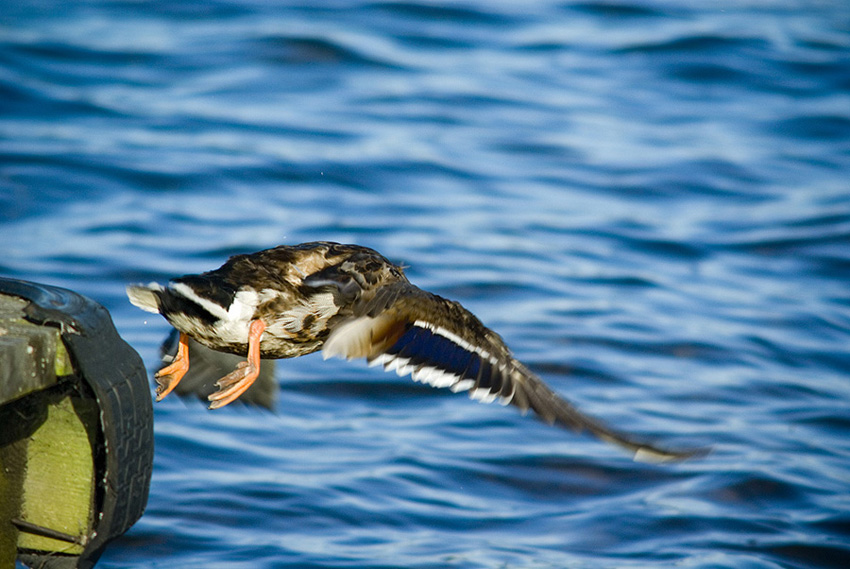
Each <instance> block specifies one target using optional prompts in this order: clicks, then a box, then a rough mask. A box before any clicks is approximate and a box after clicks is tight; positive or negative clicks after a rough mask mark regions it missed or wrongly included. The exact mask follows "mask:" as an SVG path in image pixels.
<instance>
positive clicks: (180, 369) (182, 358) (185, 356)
mask: <svg viewBox="0 0 850 569" xmlns="http://www.w3.org/2000/svg"><path fill="white" fill-rule="evenodd" d="M187 371H189V336H187V335H186V334H184V333H183V332H180V341H179V343H178V344H177V355H176V356H174V361H172V362H171V363H170V364H169V365H167V366H166V367H164V368H162V369H161V370H159V371H158V372H156V375H155V376H154V377H155V378H156V383H157V387H156V400H157V401H162V399H163V398H164V397H165V396H166V395H168V394H169V393H171V390H172V389H174V388H175V387H177V384H178V383H180V380H181V379H183V376H184V375H186V372H187Z"/></svg>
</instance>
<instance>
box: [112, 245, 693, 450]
mask: <svg viewBox="0 0 850 569" xmlns="http://www.w3.org/2000/svg"><path fill="white" fill-rule="evenodd" d="M127 293H128V296H129V297H130V301H131V302H132V303H133V304H135V305H136V306H138V307H140V308H142V309H144V310H147V311H150V312H158V313H160V314H162V315H163V316H164V317H165V318H166V320H168V321H169V322H170V323H171V324H172V325H173V326H174V327H175V328H177V329H178V330H179V331H180V333H181V351H180V352H178V356H177V358H176V359H175V361H174V363H172V364H171V365H170V366H168V367H166V368H164V369H163V370H160V372H159V373H158V374H157V381H158V382H159V384H160V386H159V389H158V390H157V393H158V399H161V398H162V397H164V396H165V395H167V394H168V392H170V391H171V389H173V387H174V385H176V384H177V382H179V381H180V378H181V377H182V376H183V374H184V373H185V371H186V369H188V355H187V353H186V350H185V349H182V348H185V343H186V339H187V336H190V337H192V338H194V339H195V340H197V341H198V342H200V343H201V344H203V345H205V346H207V347H209V348H212V349H214V350H218V351H223V352H231V353H235V354H240V355H243V356H246V357H247V362H243V363H242V364H240V366H238V367H237V369H236V370H235V371H234V372H232V373H231V374H229V375H227V376H225V377H224V378H222V380H221V381H220V382H219V387H220V388H221V389H220V391H219V392H217V393H214V394H213V395H211V396H210V399H211V400H212V404H211V406H210V407H211V408H216V407H221V406H224V405H226V404H228V403H230V402H231V401H233V400H235V399H236V398H238V397H239V395H241V394H242V393H243V392H244V391H245V390H246V389H247V388H248V387H249V386H250V385H251V383H252V382H253V381H254V379H255V378H256V375H257V373H258V372H259V365H260V363H259V360H260V358H261V357H262V358H291V357H296V356H301V355H305V354H309V353H312V352H315V351H318V350H322V351H323V355H324V357H325V358H328V357H334V356H337V357H343V358H346V359H353V358H366V359H367V361H369V363H370V365H379V364H381V365H383V366H384V368H385V369H387V370H396V371H397V373H398V374H399V375H406V374H411V375H412V377H413V379H415V380H417V381H421V382H424V383H428V384H430V385H433V386H435V387H448V388H450V389H452V390H453V391H464V390H469V392H470V396H471V397H473V398H475V399H479V400H482V401H493V400H496V399H498V400H500V401H501V402H502V403H503V404H508V403H511V404H514V405H516V406H517V407H519V408H520V409H522V410H523V411H525V410H527V409H529V408H530V409H532V410H534V411H535V413H537V414H538V415H539V416H540V418H541V419H543V420H545V421H546V422H548V423H550V424H551V423H560V424H561V425H563V426H566V427H570V428H573V429H575V430H584V429H587V430H589V431H591V432H592V433H593V434H595V435H596V436H598V437H600V438H602V439H605V440H608V441H609V442H613V443H615V444H618V445H620V446H623V447H625V448H628V449H630V450H631V451H633V452H634V453H635V455H636V457H638V458H647V459H654V460H674V459H678V458H684V457H686V456H690V455H691V454H692V453H677V452H670V451H665V450H661V449H658V448H655V447H653V446H651V445H647V444H644V443H641V442H637V441H634V440H632V439H631V438H630V437H627V436H625V435H622V434H619V433H616V432H614V431H612V430H610V429H608V428H607V427H606V426H604V425H603V424H602V423H600V422H598V421H597V420H595V419H593V418H590V417H587V416H585V415H583V414H581V413H580V412H578V411H577V410H576V409H575V408H574V407H573V406H572V405H571V404H569V403H568V402H566V401H564V400H563V399H561V398H560V397H558V396H557V395H556V394H555V393H554V392H553V391H552V390H550V389H549V388H548V387H547V386H546V385H545V384H544V383H543V382H542V381H541V380H540V379H539V378H538V377H537V376H536V375H534V374H533V373H531V372H530V371H529V370H528V369H527V368H526V367H525V366H523V365H522V364H521V363H520V362H518V361H517V360H516V359H514V358H513V356H512V355H511V353H510V351H509V350H508V348H507V347H506V346H505V344H504V342H503V341H502V339H501V338H500V337H499V335H498V334H496V333H495V332H493V331H491V330H489V329H488V328H486V327H485V326H484V325H483V324H482V323H481V322H480V321H479V320H478V319H477V318H476V317H475V316H473V315H472V314H471V313H470V312H469V311H467V310H466V309H464V308H463V307H462V306H461V305H460V304H458V303H457V302H452V301H449V300H446V299H444V298H441V297H439V296H436V295H433V294H430V293H428V292H425V291H423V290H421V289H419V288H417V287H416V286H414V285H412V284H411V283H410V282H409V281H408V280H407V277H405V276H404V274H403V272H402V270H401V268H400V267H397V266H396V265H394V264H393V263H391V262H390V261H388V260H387V259H386V258H384V257H383V256H381V255H380V254H379V253H377V252H376V251H374V250H372V249H368V248H366V247H360V246H357V245H341V244H338V243H329V242H316V243H304V244H301V245H295V246H280V247H275V248H273V249H267V250H265V251H260V252H258V253H253V254H250V255H237V256H235V257H232V258H231V259H230V260H228V261H227V262H226V263H225V264H224V265H223V266H222V267H221V268H219V269H216V270H214V271H210V272H207V273H203V274H200V275H187V276H184V277H180V278H176V279H174V280H172V281H170V282H169V283H168V285H167V286H166V287H163V286H161V285H158V284H156V283H151V284H150V285H146V286H132V287H128V289H127Z"/></svg>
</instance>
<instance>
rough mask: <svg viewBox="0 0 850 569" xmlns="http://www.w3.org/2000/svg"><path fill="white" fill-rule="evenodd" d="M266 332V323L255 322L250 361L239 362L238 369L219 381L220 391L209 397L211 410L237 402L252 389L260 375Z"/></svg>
mask: <svg viewBox="0 0 850 569" xmlns="http://www.w3.org/2000/svg"><path fill="white" fill-rule="evenodd" d="M265 330H266V323H265V322H263V321H262V320H254V321H253V322H251V327H250V328H249V329H248V359H247V361H244V362H239V365H237V366H236V369H235V370H233V371H232V372H230V373H229V374H227V375H226V376H224V377H222V378H221V379H219V380H218V382H217V383H216V385H217V386H218V387H219V389H218V391H216V392H215V393H213V394H212V395H210V396H209V400H210V401H211V402H212V403H210V409H218V408H219V407H224V406H225V405H227V404H229V403H233V402H234V401H236V400H237V399H238V398H239V396H240V395H242V394H243V393H245V391H246V390H247V389H248V388H249V387H251V384H253V383H254V381H255V380H256V379H257V376H259V375H260V338H261V337H262V335H263V332H264V331H265Z"/></svg>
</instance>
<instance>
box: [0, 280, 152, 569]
mask: <svg viewBox="0 0 850 569" xmlns="http://www.w3.org/2000/svg"><path fill="white" fill-rule="evenodd" d="M152 468H153V409H152V406H151V395H150V387H149V383H148V379H147V375H146V371H145V368H144V365H143V364H142V361H141V358H140V357H139V355H138V354H137V353H136V352H135V351H134V350H133V349H132V348H131V347H130V346H129V345H128V344H127V343H126V342H124V341H123V340H122V339H121V338H120V336H119V335H118V333H117V332H116V330H115V327H114V325H113V324H112V319H111V318H110V316H109V313H108V312H107V311H106V309H105V308H103V307H102V306H100V305H99V304H97V303H95V302H93V301H92V300H89V299H87V298H85V297H83V296H80V295H78V294H76V293H74V292H72V291H69V290H66V289H61V288H57V287H51V286H47V285H42V284H37V283H32V282H26V281H20V280H14V279H4V278H0V567H13V566H14V564H15V559H17V560H18V561H20V562H22V563H24V564H26V565H29V566H30V567H39V568H45V569H64V568H69V569H70V568H79V569H88V568H90V567H92V566H94V564H95V563H96V562H97V559H98V558H99V557H100V555H101V554H102V552H103V550H104V548H105V547H106V545H107V543H108V542H109V541H111V540H112V539H115V538H116V537H118V536H120V535H122V534H123V533H124V532H126V531H127V530H128V529H129V528H130V527H131V526H132V525H133V524H134V523H135V522H136V521H137V520H138V519H139V517H141V515H142V513H143V512H144V509H145V505H146V504H147V498H148V490H149V487H150V477H151V471H152Z"/></svg>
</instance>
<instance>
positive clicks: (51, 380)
mask: <svg viewBox="0 0 850 569" xmlns="http://www.w3.org/2000/svg"><path fill="white" fill-rule="evenodd" d="M27 304H28V303H27V301H25V300H22V299H20V298H17V297H13V296H7V295H0V364H2V365H0V405H2V404H4V403H8V402H10V401H13V400H15V399H17V398H19V397H22V396H24V395H26V394H27V393H32V392H33V391H37V390H39V389H44V388H46V387H49V386H51V385H54V384H55V383H56V380H57V378H58V377H62V376H67V375H71V374H72V373H73V371H74V370H73V368H72V367H71V360H70V358H69V357H68V352H67V350H66V349H65V346H64V344H63V343H62V340H61V339H60V337H59V329H58V328H54V327H50V326H37V325H35V324H32V323H30V322H27V321H26V320H24V318H23V316H24V308H26V306H27Z"/></svg>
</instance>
